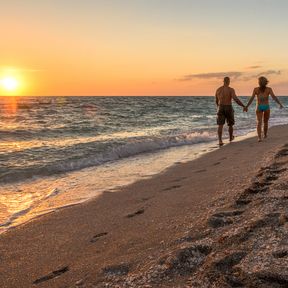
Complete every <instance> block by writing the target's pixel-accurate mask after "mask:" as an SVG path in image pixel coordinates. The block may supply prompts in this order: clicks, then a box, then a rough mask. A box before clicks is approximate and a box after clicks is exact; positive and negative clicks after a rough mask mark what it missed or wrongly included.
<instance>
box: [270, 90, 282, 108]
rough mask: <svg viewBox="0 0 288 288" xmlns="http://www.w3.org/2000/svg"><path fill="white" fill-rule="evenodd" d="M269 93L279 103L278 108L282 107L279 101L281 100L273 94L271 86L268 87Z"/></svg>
mask: <svg viewBox="0 0 288 288" xmlns="http://www.w3.org/2000/svg"><path fill="white" fill-rule="evenodd" d="M270 95H271V97H272V98H273V100H274V101H275V102H277V103H278V104H279V105H280V108H283V105H282V103H281V102H280V101H279V99H278V98H277V97H276V96H275V94H274V92H273V90H272V88H270Z"/></svg>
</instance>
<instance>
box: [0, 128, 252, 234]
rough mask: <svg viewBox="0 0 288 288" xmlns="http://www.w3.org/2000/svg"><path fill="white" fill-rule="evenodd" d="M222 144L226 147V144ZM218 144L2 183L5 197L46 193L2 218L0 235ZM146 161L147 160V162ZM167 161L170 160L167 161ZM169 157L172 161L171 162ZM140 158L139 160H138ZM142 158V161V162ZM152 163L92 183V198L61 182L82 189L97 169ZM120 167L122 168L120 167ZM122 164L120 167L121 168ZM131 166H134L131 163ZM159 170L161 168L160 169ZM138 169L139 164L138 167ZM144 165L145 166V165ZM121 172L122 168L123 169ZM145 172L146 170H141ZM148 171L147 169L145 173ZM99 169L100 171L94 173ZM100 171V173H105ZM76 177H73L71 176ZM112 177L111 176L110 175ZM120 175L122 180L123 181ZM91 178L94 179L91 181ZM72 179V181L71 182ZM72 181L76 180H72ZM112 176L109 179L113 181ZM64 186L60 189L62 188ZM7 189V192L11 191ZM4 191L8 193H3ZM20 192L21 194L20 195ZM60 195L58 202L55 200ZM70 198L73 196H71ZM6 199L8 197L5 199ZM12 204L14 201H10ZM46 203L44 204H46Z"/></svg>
mask: <svg viewBox="0 0 288 288" xmlns="http://www.w3.org/2000/svg"><path fill="white" fill-rule="evenodd" d="M254 134H255V133H254V132H249V133H247V134H244V135H239V136H236V138H235V140H234V142H239V141H242V140H245V139H247V138H250V137H253V136H254ZM226 144H230V143H229V142H228V143H226ZM218 148H219V147H218V144H217V141H214V140H213V141H210V142H203V143H197V144H194V145H184V146H179V147H170V148H168V149H163V150H157V151H154V152H147V153H142V154H139V155H135V156H130V157H128V158H123V159H120V160H118V161H119V162H118V161H112V162H109V163H105V164H104V165H102V166H101V165H100V166H95V167H90V168H85V169H82V170H79V171H72V172H70V173H67V174H60V175H52V176H49V177H44V178H36V179H34V180H33V179H28V180H27V181H20V182H16V183H5V184H4V185H3V186H2V187H3V189H4V188H5V189H4V190H5V191H6V193H7V194H9V191H10V190H11V189H12V190H15V189H16V190H18V191H26V190H35V188H33V187H36V190H39V189H40V190H43V191H47V192H46V194H47V195H46V194H44V193H43V196H42V199H41V198H40V199H37V200H35V203H32V204H31V205H30V206H28V207H27V206H24V207H25V208H22V210H17V211H15V212H13V213H12V214H11V216H10V217H9V218H7V217H6V218H4V216H3V217H2V218H3V219H5V220H4V221H3V220H2V219H1V220H2V221H3V222H2V223H1V224H0V234H2V233H5V232H6V231H8V230H10V229H14V228H15V227H17V226H20V225H23V224H25V223H27V222H29V221H31V220H33V219H36V218H39V217H41V216H43V215H46V214H50V213H53V212H55V211H57V210H62V209H65V208H66V207H70V206H74V205H81V204H82V203H84V202H86V201H90V200H92V201H93V199H96V198H97V197H99V196H100V195H101V194H102V193H103V192H105V191H106V192H107V191H113V192H115V193H117V192H118V191H120V190H121V189H123V188H124V187H126V186H129V185H131V184H133V183H135V182H137V181H141V180H142V179H143V178H145V179H149V178H152V177H157V175H160V174H162V173H165V171H166V170H168V169H171V168H172V167H173V166H174V165H176V164H177V163H179V162H187V161H194V160H195V159H197V158H199V157H202V156H203V155H204V154H207V153H210V152H212V151H214V150H215V149H218ZM146 158H147V159H148V160H147V159H146ZM161 158H168V159H169V161H167V163H166V162H165V163H164V164H163V163H161V162H163V159H161ZM170 158H171V159H170ZM172 158H173V159H174V160H172ZM141 159H142V161H141ZM144 159H145V160H144ZM149 159H150V161H153V162H154V166H153V169H152V171H151V170H150V169H151V166H149V167H146V168H143V169H142V168H141V169H142V170H141V171H138V173H139V175H138V176H132V177H130V178H129V175H121V179H124V178H125V176H126V178H127V177H128V178H127V179H126V180H123V181H122V182H121V183H117V181H116V183H115V184H114V185H113V184H111V183H112V182H111V183H109V186H108V187H104V186H103V185H102V186H103V187H97V184H96V183H95V184H96V190H97V193H92V195H91V196H90V195H88V194H89V193H88V192H87V193H86V194H87V196H85V193H83V189H82V191H81V194H82V196H81V197H80V198H79V199H78V198H77V197H78V193H77V195H76V197H75V195H73V193H71V188H74V187H69V186H68V187H65V186H66V184H64V183H69V182H70V181H71V179H72V180H73V181H74V182H78V183H79V185H78V186H80V187H81V186H84V183H82V182H81V178H83V177H85V178H91V179H92V180H91V182H93V181H97V179H95V177H94V176H93V174H94V173H96V174H99V173H100V174H101V173H103V171H102V172H101V169H102V170H103V168H105V167H107V168H108V170H109V169H112V170H115V167H117V166H119V167H118V168H117V169H118V170H119V169H122V168H123V167H122V166H123V165H125V164H123V163H126V162H127V163H126V166H127V165H128V162H129V163H131V161H133V162H135V160H136V161H139V163H140V162H143V163H145V162H147V161H148V162H149ZM155 159H156V163H158V164H156V166H155V161H154V160H155ZM121 163H122V164H123V165H122V164H121ZM121 165H122V166H121ZM133 165H134V164H133ZM161 165H162V166H163V165H164V166H163V167H162V166H161ZM138 166H139V164H138ZM146 166H147V165H146ZM124 169H127V168H125V166H124ZM145 169H146V170H145ZM148 169H149V170H148ZM98 170H100V171H98ZM105 170H107V169H104V173H105ZM75 175H76V176H75ZM114 176H115V175H114ZM123 176H124V178H123ZM93 177H94V178H93ZM73 178H74V179H73ZM75 178H76V179H75ZM113 178H114V177H113V175H112V179H113ZM58 179H62V180H60V183H57V185H56V184H55V183H56V182H58ZM63 184H64V188H63V187H62V185H63ZM93 189H95V185H94V186H93ZM12 190H11V192H12ZM7 191H8V192H7ZM21 193H22V192H21ZM61 194H65V199H64V202H63V201H62V202H61V197H62V195H61ZM59 196H60V200H58V199H59ZM73 196H74V197H73ZM8 197H9V196H8ZM13 201H14V200H13ZM47 201H48V203H46V202H47Z"/></svg>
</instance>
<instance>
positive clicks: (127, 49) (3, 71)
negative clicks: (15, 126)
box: [0, 0, 288, 96]
mask: <svg viewBox="0 0 288 288" xmlns="http://www.w3.org/2000/svg"><path fill="white" fill-rule="evenodd" d="M215 2H217V4H216V3H215ZM231 2H232V3H231ZM237 2H241V3H237ZM237 2H236V1H228V0H219V1H214V0H203V1H188V0H180V1H172V0H153V1H152V0H151V1H150V0H145V1H144V0H139V1H132V0H123V1H118V0H110V1H107V0H98V1H97V0H95V1H92V0H83V1H76V0H71V1H68V0H62V1H56V0H51V1H50V0H49V1H48V0H47V1H44V0H43V1H37V0H27V1H20V0H9V1H6V3H5V4H1V6H2V9H1V11H0V25H1V27H5V28H4V29H2V31H1V46H0V81H1V78H2V79H3V78H4V77H14V78H16V79H17V80H18V81H19V87H18V89H17V90H15V91H10V92H9V93H8V91H7V90H5V89H4V88H3V87H1V85H0V95H8V94H11V95H12V94H17V95H32V96H34V95H39V96H46V95H103V96H106V95H213V94H214V91H215V89H216V88H217V87H218V86H220V85H221V83H222V78H223V75H228V76H231V78H232V83H231V85H232V86H233V87H235V88H236V89H237V92H238V95H250V93H251V91H252V89H253V87H254V86H256V85H257V77H258V76H259V75H260V74H261V75H262V74H263V75H266V76H267V77H268V78H269V79H270V83H271V86H273V87H274V90H275V92H276V93H277V94H278V95H287V88H288V82H287V80H286V79H287V68H288V67H287V65H288V64H287V63H288V61H287V60H288V59H287V58H288V56H287V55H288V54H287V50H288V49H287V48H288V40H287V39H288V37H286V36H285V35H286V34H287V32H286V27H287V24H288V23H287V22H288V20H286V19H287V17H286V15H285V13H284V12H283V11H287V9H286V10H285V8H288V4H287V2H286V1H283V0H275V1H268V0H252V1H251V0H250V1H248V0H243V1H237ZM259 3H262V6H261V9H262V10H261V11H259ZM232 12H233V13H232ZM276 13H277V14H276ZM271 14H273V15H274V17H273V21H267V19H268V18H269V17H270V16H271ZM275 15H276V16H277V17H275ZM260 16H261V17H260ZM270 18H271V17H270ZM272 36H273V37H272ZM272 41H273V42H272ZM0 84H1V82H0Z"/></svg>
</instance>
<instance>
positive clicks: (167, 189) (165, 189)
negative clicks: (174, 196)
mask: <svg viewBox="0 0 288 288" xmlns="http://www.w3.org/2000/svg"><path fill="white" fill-rule="evenodd" d="M180 187H181V185H173V186H171V187H167V188H164V189H163V190H162V191H170V190H173V189H177V188H180Z"/></svg>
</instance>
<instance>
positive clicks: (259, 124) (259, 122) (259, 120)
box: [256, 111, 263, 142]
mask: <svg viewBox="0 0 288 288" xmlns="http://www.w3.org/2000/svg"><path fill="white" fill-rule="evenodd" d="M256 117H257V134H258V141H259V142H260V141H262V136H261V134H262V133H261V132H262V118H263V112H261V111H256Z"/></svg>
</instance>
